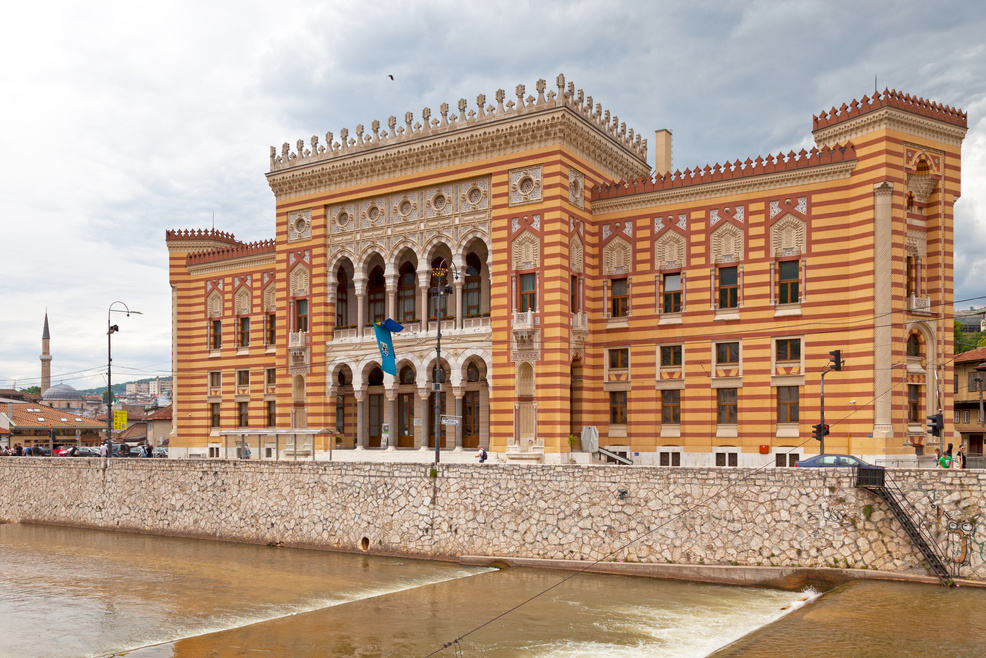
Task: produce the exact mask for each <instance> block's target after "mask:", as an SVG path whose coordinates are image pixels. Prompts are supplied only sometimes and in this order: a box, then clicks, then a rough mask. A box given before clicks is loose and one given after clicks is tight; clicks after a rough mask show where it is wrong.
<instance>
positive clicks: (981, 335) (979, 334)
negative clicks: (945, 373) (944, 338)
mask: <svg viewBox="0 0 986 658" xmlns="http://www.w3.org/2000/svg"><path fill="white" fill-rule="evenodd" d="M953 327H954V331H953V333H952V342H953V350H954V351H955V353H956V354H962V353H963V352H968V351H969V350H974V349H976V348H977V347H986V331H969V332H965V331H962V323H961V322H959V321H958V320H955V322H954V325H953Z"/></svg>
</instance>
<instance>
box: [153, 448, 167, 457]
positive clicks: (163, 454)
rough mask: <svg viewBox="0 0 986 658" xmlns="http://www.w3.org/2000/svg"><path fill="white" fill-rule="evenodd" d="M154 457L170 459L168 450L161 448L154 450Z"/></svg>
mask: <svg viewBox="0 0 986 658" xmlns="http://www.w3.org/2000/svg"><path fill="white" fill-rule="evenodd" d="M154 456H155V457H163V458H165V459H167V458H168V449H167V448H161V447H157V448H154Z"/></svg>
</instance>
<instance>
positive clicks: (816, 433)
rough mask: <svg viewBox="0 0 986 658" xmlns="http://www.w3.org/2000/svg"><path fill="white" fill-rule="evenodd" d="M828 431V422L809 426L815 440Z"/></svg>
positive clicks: (818, 439) (820, 438) (819, 439)
mask: <svg viewBox="0 0 986 658" xmlns="http://www.w3.org/2000/svg"><path fill="white" fill-rule="evenodd" d="M828 433H829V426H828V423H825V424H822V423H819V424H817V425H812V426H811V435H812V436H813V437H815V440H816V441H821V440H822V438H823V437H824V436H825V435H827V434H828Z"/></svg>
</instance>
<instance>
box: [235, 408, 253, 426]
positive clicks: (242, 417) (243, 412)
mask: <svg viewBox="0 0 986 658" xmlns="http://www.w3.org/2000/svg"><path fill="white" fill-rule="evenodd" d="M249 405H250V403H249V402H239V403H237V405H236V406H237V408H238V415H239V421H240V424H239V425H238V427H250V414H249V409H248V407H249Z"/></svg>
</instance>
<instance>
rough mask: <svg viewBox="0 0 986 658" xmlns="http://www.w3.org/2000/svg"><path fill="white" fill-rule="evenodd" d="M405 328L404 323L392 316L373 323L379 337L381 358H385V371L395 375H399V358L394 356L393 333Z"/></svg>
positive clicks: (375, 332)
mask: <svg viewBox="0 0 986 658" xmlns="http://www.w3.org/2000/svg"><path fill="white" fill-rule="evenodd" d="M403 330H404V327H403V326H402V325H400V324H398V323H397V322H394V321H393V320H391V319H390V318H387V319H386V320H384V321H383V322H375V323H373V333H374V334H375V335H376V337H377V347H379V348H380V358H381V359H382V360H383V363H382V367H383V371H384V372H386V373H390V374H391V375H393V376H394V377H396V376H397V359H395V358H394V340H393V337H392V336H391V334H392V333H396V332H398V331H403Z"/></svg>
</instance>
